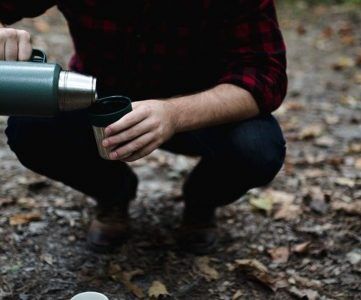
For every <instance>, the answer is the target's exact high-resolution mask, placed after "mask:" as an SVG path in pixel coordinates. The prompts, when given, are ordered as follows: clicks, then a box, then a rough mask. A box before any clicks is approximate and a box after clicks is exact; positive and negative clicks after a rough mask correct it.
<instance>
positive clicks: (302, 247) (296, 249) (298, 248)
mask: <svg viewBox="0 0 361 300" xmlns="http://www.w3.org/2000/svg"><path fill="white" fill-rule="evenodd" d="M310 244H311V242H310V241H308V242H304V243H301V244H296V245H293V246H292V247H291V252H293V253H299V254H304V253H306V252H307V251H308V248H309V246H310Z"/></svg>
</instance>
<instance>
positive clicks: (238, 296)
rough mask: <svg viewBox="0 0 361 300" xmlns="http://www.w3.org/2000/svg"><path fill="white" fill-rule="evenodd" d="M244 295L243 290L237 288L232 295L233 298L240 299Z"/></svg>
mask: <svg viewBox="0 0 361 300" xmlns="http://www.w3.org/2000/svg"><path fill="white" fill-rule="evenodd" d="M242 296H243V292H242V291H241V290H237V291H236V292H235V293H234V295H233V296H232V300H238V299H241V297H242Z"/></svg>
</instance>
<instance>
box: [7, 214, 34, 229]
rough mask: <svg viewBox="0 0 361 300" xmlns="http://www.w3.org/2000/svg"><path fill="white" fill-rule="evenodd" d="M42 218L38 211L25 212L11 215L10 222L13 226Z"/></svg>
mask: <svg viewBox="0 0 361 300" xmlns="http://www.w3.org/2000/svg"><path fill="white" fill-rule="evenodd" d="M40 219H41V214H40V212H38V211H34V212H30V213H25V214H17V215H14V216H11V217H10V219H9V223H10V225H12V226H16V225H23V224H27V223H29V222H32V221H39V220H40Z"/></svg>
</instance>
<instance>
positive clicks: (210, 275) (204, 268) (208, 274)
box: [195, 256, 219, 281]
mask: <svg viewBox="0 0 361 300" xmlns="http://www.w3.org/2000/svg"><path fill="white" fill-rule="evenodd" d="M209 263H210V259H209V257H208V256H202V257H197V258H196V259H195V265H196V267H197V269H198V270H199V271H200V272H201V274H202V275H203V277H204V278H205V279H206V280H207V281H211V280H217V279H218V278H219V273H218V271H217V270H216V269H215V268H213V267H211V266H210V265H209Z"/></svg>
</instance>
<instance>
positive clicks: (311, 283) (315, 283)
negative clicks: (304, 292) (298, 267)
mask: <svg viewBox="0 0 361 300" xmlns="http://www.w3.org/2000/svg"><path fill="white" fill-rule="evenodd" d="M292 278H293V279H294V280H295V282H297V283H298V284H299V285H301V286H303V287H307V288H320V287H322V282H321V281H320V280H316V279H309V278H307V277H303V276H299V275H297V274H294V275H293V276H292Z"/></svg>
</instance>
